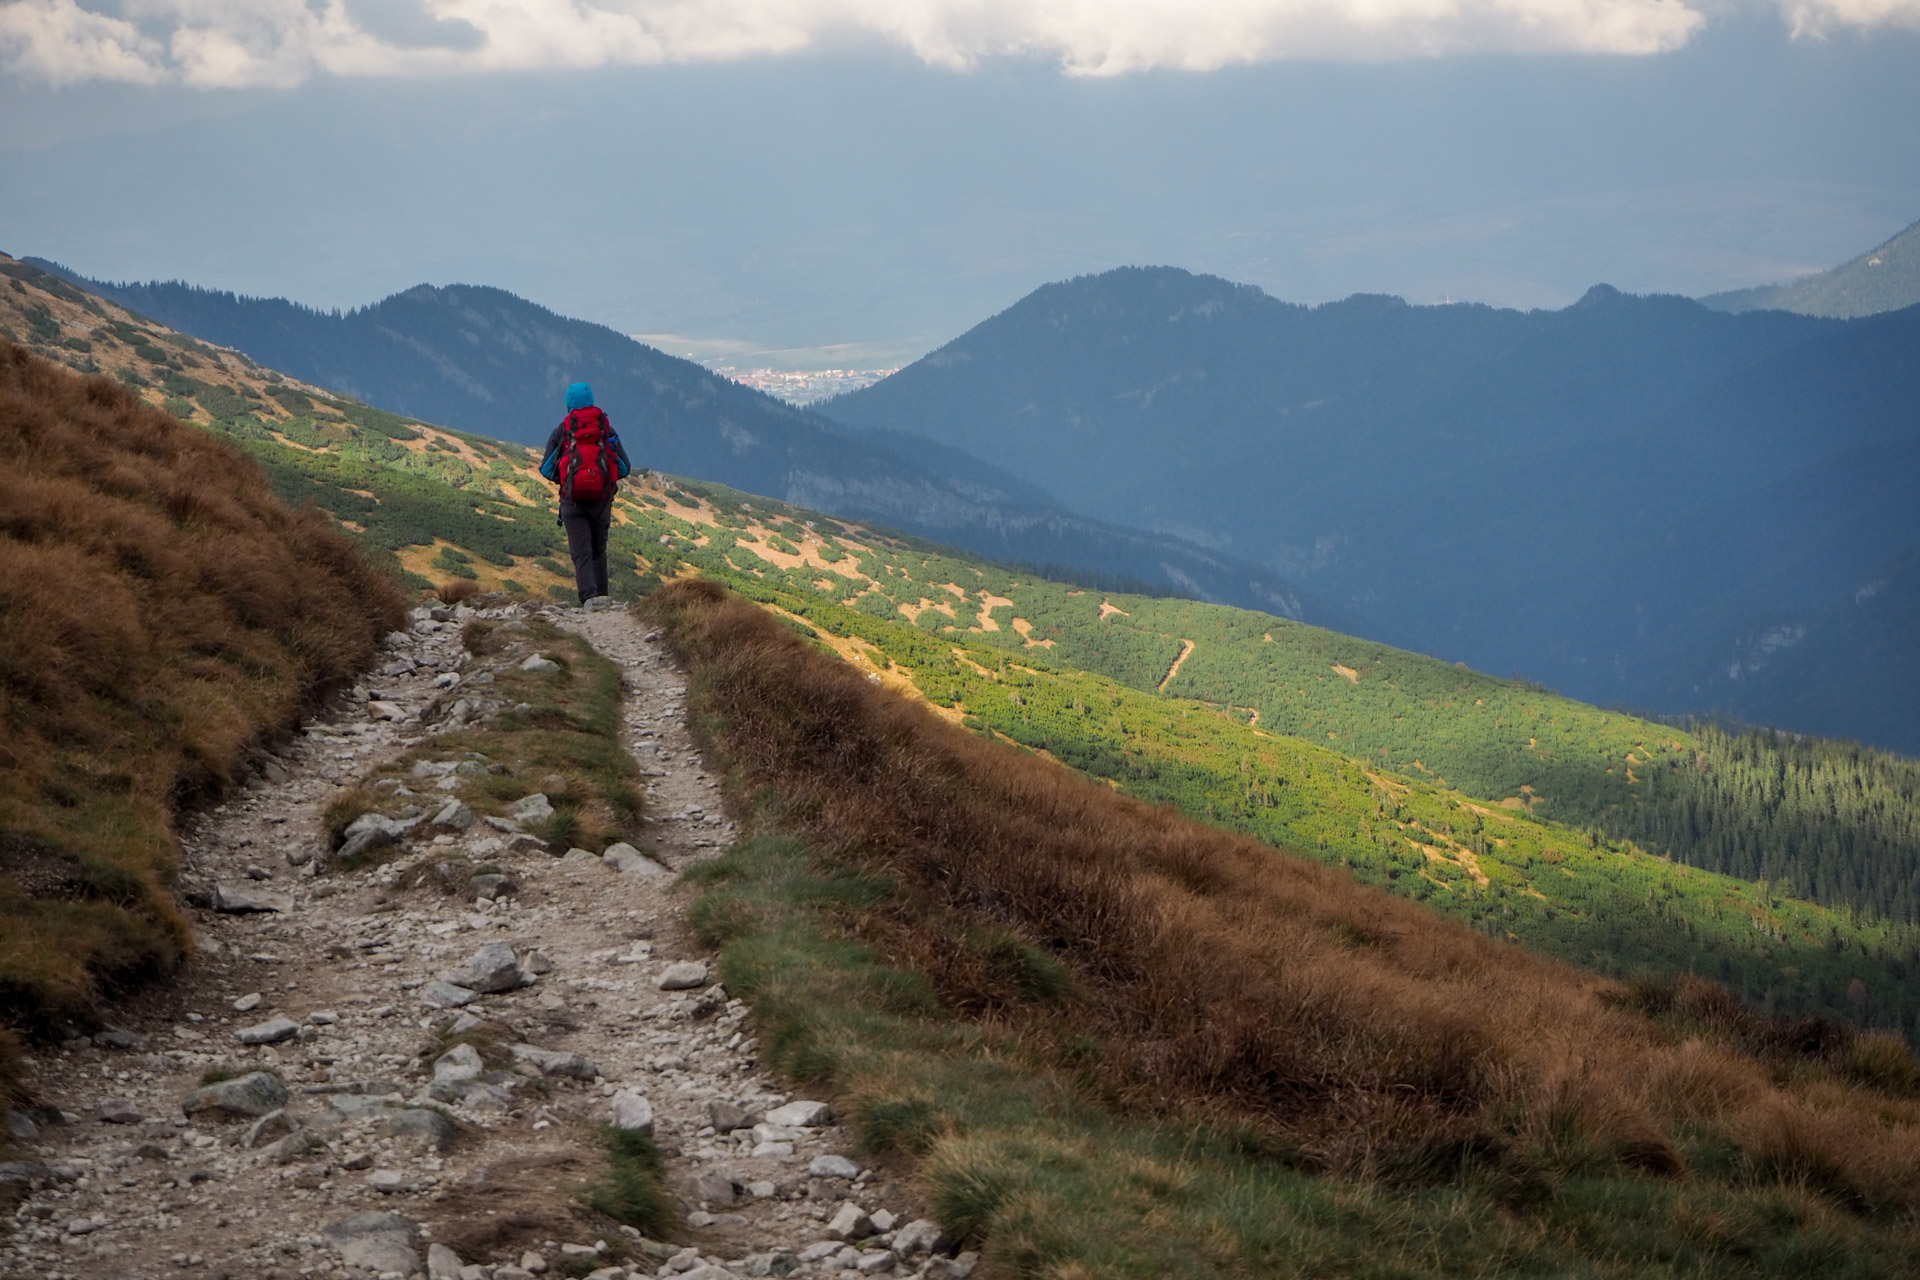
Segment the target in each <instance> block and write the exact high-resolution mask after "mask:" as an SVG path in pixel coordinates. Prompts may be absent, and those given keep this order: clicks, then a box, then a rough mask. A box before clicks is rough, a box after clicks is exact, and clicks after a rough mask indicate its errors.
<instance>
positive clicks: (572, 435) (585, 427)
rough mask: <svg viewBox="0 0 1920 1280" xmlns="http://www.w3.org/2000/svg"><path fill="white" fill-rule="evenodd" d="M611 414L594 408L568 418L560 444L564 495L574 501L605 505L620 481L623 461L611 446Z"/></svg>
mask: <svg viewBox="0 0 1920 1280" xmlns="http://www.w3.org/2000/svg"><path fill="white" fill-rule="evenodd" d="M609 434H610V432H609V430H608V427H607V415H606V414H604V413H602V412H600V410H599V408H597V407H596V406H594V405H588V406H587V407H586V408H584V409H575V410H574V411H573V412H572V413H570V414H568V415H567V421H566V434H565V435H564V436H563V437H562V438H561V441H560V466H559V472H560V496H561V497H563V498H565V499H567V500H568V501H570V502H605V501H606V500H607V499H608V498H611V497H612V496H613V490H614V487H615V485H616V483H617V482H618V480H619V478H620V459H619V458H617V457H616V456H614V452H613V449H612V447H611V446H610V445H609V444H608V443H607V436H608V435H609Z"/></svg>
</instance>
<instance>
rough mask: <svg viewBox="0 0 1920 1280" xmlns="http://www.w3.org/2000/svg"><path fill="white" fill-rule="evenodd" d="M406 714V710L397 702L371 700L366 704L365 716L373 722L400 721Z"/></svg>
mask: <svg viewBox="0 0 1920 1280" xmlns="http://www.w3.org/2000/svg"><path fill="white" fill-rule="evenodd" d="M406 714H407V710H406V708H405V707H403V706H401V705H400V704H399V703H397V702H382V701H380V700H378V699H372V700H369V701H368V703H367V716H368V718H370V719H373V720H400V719H403V718H405V716H406Z"/></svg>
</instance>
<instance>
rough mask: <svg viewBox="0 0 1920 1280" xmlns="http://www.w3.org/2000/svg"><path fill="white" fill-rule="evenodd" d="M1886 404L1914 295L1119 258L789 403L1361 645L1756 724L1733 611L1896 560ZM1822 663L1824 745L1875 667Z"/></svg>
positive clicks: (1772, 621)
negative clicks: (1328, 271) (1736, 308)
mask: <svg viewBox="0 0 1920 1280" xmlns="http://www.w3.org/2000/svg"><path fill="white" fill-rule="evenodd" d="M1915 403H1920V308H1909V309H1908V310H1906V311H1900V312H1893V313H1889V314H1885V315H1878V316H1873V317H1870V318H1867V319H1863V320H1854V321H1836V320H1822V319H1816V318H1811V317H1805V316H1796V315H1790V314H1787V313H1783V312H1771V311H1770V312H1754V313H1750V314H1744V315H1728V314H1725V313H1721V312H1716V311H1712V310H1710V309H1708V308H1706V307H1703V306H1701V305H1700V304H1699V303H1696V302H1691V301H1689V300H1687V299H1684V298H1677V297H1630V296H1627V295H1624V294H1621V293H1619V292H1618V291H1616V290H1613V289H1609V288H1606V287H1604V286H1598V287H1596V288H1594V289H1593V290H1591V291H1590V292H1589V293H1588V294H1587V296H1586V297H1584V298H1583V299H1581V301H1580V302H1578V303H1576V304H1575V305H1574V306H1571V307H1568V308H1566V309H1565V310H1562V311H1557V312H1518V311H1503V310H1496V309H1494V308H1490V307H1484V306H1469V305H1452V306H1441V307H1413V306H1408V305H1407V304H1405V303H1403V302H1401V301H1400V300H1398V299H1395V298H1381V297H1354V298H1349V299H1347V300H1346V301H1344V302H1338V303H1330V304H1327V305H1325V306H1320V307H1302V306H1294V305H1290V304H1287V303H1283V302H1280V301H1277V300H1275V299H1273V298H1271V297H1268V296H1267V295H1266V294H1264V293H1262V292H1260V291H1259V290H1258V289H1254V288H1251V287H1248V286H1241V285H1234V284H1231V283H1229V282H1227V281H1224V280H1219V279H1216V278H1211V277H1204V276H1195V275H1191V274H1189V273H1187V272H1184V271H1178V270H1174V269H1170V268H1153V269H1135V268H1129V269H1125V270H1120V271H1113V272H1108V273H1106V274H1104V275H1101V276H1094V277H1085V278H1081V279H1077V280H1073V281H1068V282H1065V283H1062V284H1057V285H1049V286H1047V287H1046V288H1043V289H1040V290H1038V291H1036V292H1035V293H1033V294H1031V295H1029V296H1028V297H1027V298H1025V299H1023V300H1022V301H1021V302H1019V303H1018V304H1016V305H1015V306H1013V307H1011V308H1009V309H1008V310H1007V311H1005V312H1003V313H1002V314H1000V315H998V316H995V317H994V318H993V319H991V320H988V321H986V322H984V323H983V324H981V325H978V326H976V327H975V328H974V329H972V330H970V331H969V332H968V333H966V334H965V335H963V336H961V337H960V338H957V339H955V340H954V341H953V342H951V343H949V344H947V345H946V346H945V347H943V348H941V349H940V350H938V351H936V352H934V353H932V354H931V355H929V356H927V357H925V358H924V359H922V360H920V361H919V362H917V363H915V364H914V365H911V366H909V367H908V368H906V369H904V370H902V371H901V372H899V373H897V374H895V375H893V376H892V377H891V378H888V379H886V380H884V381H883V382H880V383H878V384H876V385H875V386H872V387H869V388H866V389H864V390H862V391H859V392H855V393H852V394H850V395H847V396H842V397H839V398H837V399H834V400H831V401H828V402H825V403H824V404H823V405H822V406H821V408H822V411H823V412H825V413H826V414H828V415H829V416H832V417H834V418H836V419H837V420H839V421H842V422H845V423H848V424H849V425H852V426H855V427H861V428H884V429H890V430H912V431H917V432H921V433H923V434H925V435H927V436H929V437H930V438H932V439H934V440H937V441H938V442H940V443H942V444H946V445H950V446H953V447H957V448H961V449H965V450H967V451H968V452H969V453H972V454H974V455H976V456H979V457H982V458H985V459H987V460H988V461H990V462H992V463H993V464H995V465H998V466H1001V467H1004V468H1006V469H1007V470H1009V471H1011V472H1013V473H1014V474H1016V475H1019V476H1021V477H1023V478H1025V479H1027V480H1030V481H1031V482H1033V483H1035V484H1039V485H1041V486H1044V487H1045V488H1046V489H1047V490H1048V491H1049V492H1051V493H1054V494H1056V495H1058V496H1059V497H1060V498H1061V499H1062V500H1064V501H1065V502H1067V503H1068V504H1069V505H1071V506H1073V507H1075V508H1076V509H1078V510H1080V511H1082V512H1085V513H1086V514H1088V515H1089V516H1092V517H1094V518H1102V519H1112V520H1121V521H1131V522H1134V523H1137V524H1140V525H1142V526H1145V527H1151V528H1157V529H1161V530H1165V531H1170V532H1177V533H1179V534H1181V535H1182V536H1185V537H1188V538H1191V539H1193V540H1196V541H1202V542H1206V543H1207V544H1208V545H1213V546H1218V547H1220V548H1222V550H1224V551H1226V552H1229V553H1232V554H1237V555H1240V556H1244V557H1247V558H1249V559H1253V560H1257V561H1260V562H1261V563H1264V564H1266V565H1267V566H1269V567H1270V568H1272V569H1273V570H1275V571H1276V572H1279V573H1282V574H1285V575H1287V576H1288V577H1289V578H1291V579H1292V580H1294V581H1297V582H1300V583H1301V584H1302V586H1303V589H1306V590H1310V591H1313V592H1315V593H1316V594H1317V595H1319V596H1322V597H1325V598H1328V599H1330V601H1331V602H1332V603H1334V604H1336V605H1339V606H1343V607H1345V608H1347V609H1349V610H1351V611H1352V612H1353V613H1354V614H1356V615H1358V616H1359V618H1360V619H1361V622H1360V627H1361V629H1362V630H1363V631H1364V632H1365V633H1367V634H1369V635H1372V636H1374V637H1376V638H1379V639H1382V640H1386V641H1388V642H1390V643H1394V644H1398V645H1401V646H1404V647H1406V648H1411V649H1416V650H1425V651H1429V652H1433V653H1436V654H1438V655H1440V656H1443V657H1446V658H1449V659H1460V660H1464V661H1466V662H1468V663H1470V664H1471V665H1473V666H1475V667H1478V668H1480V669H1481V670H1487V671H1499V672H1514V673H1517V674H1520V675H1524V676H1526V677H1528V678H1531V679H1535V680H1539V681H1543V682H1546V683H1548V684H1552V685H1554V686H1556V687H1559V688H1563V689H1566V690H1567V691H1569V692H1571V693H1574V694H1575V695H1576V696H1579V697H1582V698H1585V699H1587V700H1589V701H1600V702H1626V703H1631V704H1636V705H1641V706H1649V707H1655V708H1658V709H1660V710H1664V711H1675V712H1677V711H1684V710H1694V709H1703V708H1716V707H1728V706H1733V705H1739V706H1740V707H1742V708H1743V710H1744V711H1745V713H1746V714H1748V715H1750V716H1754V717H1756V718H1759V719H1771V718H1774V717H1775V716H1776V715H1777V714H1779V713H1781V712H1784V711H1786V710H1788V709H1789V707H1790V706H1791V705H1792V704H1791V703H1790V701H1783V700H1781V698H1780V697H1779V696H1775V695H1774V694H1771V693H1770V694H1767V695H1765V696H1762V695H1760V694H1752V695H1749V692H1748V690H1749V686H1747V685H1745V684H1743V683H1742V681H1743V680H1744V679H1745V676H1746V673H1745V671H1744V669H1742V670H1740V671H1737V672H1736V670H1735V660H1736V658H1737V657H1738V656H1739V655H1740V654H1742V653H1745V652H1747V651H1748V649H1749V648H1750V645H1751V639H1750V637H1751V636H1752V635H1753V634H1754V633H1755V629H1756V628H1760V629H1762V630H1769V629H1772V628H1775V627H1779V626H1783V625H1784V626H1787V627H1789V630H1788V631H1787V632H1785V633H1782V634H1786V635H1795V634H1800V633H1799V632H1798V631H1796V630H1794V628H1799V627H1803V626H1804V627H1808V628H1810V625H1811V624H1810V619H1811V618H1812V617H1814V616H1815V615H1816V614H1824V613H1825V612H1826V611H1829V610H1831V609H1834V608H1837V607H1839V606H1840V605H1842V604H1843V603H1845V602H1847V601H1850V600H1851V599H1852V597H1853V595H1854V593H1855V592H1856V591H1857V590H1858V589H1860V588H1861V587H1862V586H1864V585H1865V584H1866V583H1867V582H1868V581H1870V580H1872V579H1874V578H1875V577H1876V575H1877V573H1878V568H1879V566H1881V565H1883V564H1884V563H1886V562H1888V561H1889V559H1890V558H1893V557H1898V556H1900V555H1902V554H1904V553H1905V552H1907V551H1908V550H1909V549H1911V548H1914V547H1917V546H1920V508H1916V507H1915V506H1914V504H1912V503H1910V502H1907V501H1905V500H1904V498H1902V497H1901V495H1902V494H1903V493H1906V492H1911V491H1912V486H1913V485H1914V484H1915V483H1916V482H1920V420H1917V419H1916V418H1915V415H1914V413H1913V410H1912V406H1913V405H1914V404H1915ZM1805 634H1809V635H1810V634H1812V631H1811V629H1809V630H1808V631H1807V632H1806V633H1805ZM1835 661H1836V662H1838V663H1840V664H1841V665H1843V666H1850V667H1851V671H1852V675H1851V677H1850V679H1849V680H1848V681H1842V682H1837V683H1835V684H1833V685H1832V686H1831V690H1830V692H1831V694H1832V696H1833V698H1834V699H1836V701H1835V703H1834V710H1835V713H1834V715H1833V716H1831V717H1830V718H1829V721H1828V724H1827V727H1828V731H1830V732H1841V733H1851V732H1865V728H1864V726H1865V725H1866V724H1868V723H1869V722H1870V718H1869V717H1867V715H1866V712H1867V711H1868V710H1869V709H1870V708H1872V707H1873V706H1875V705H1876V704H1877V703H1878V702H1879V701H1880V700H1881V699H1882V698H1883V696H1884V692H1885V691H1886V690H1888V689H1890V688H1893V687H1895V686H1896V685H1897V680H1896V677H1897V675H1898V672H1897V671H1895V670H1890V669H1883V667H1882V666H1880V665H1876V662H1878V661H1879V660H1878V659H1875V658H1874V657H1873V655H1872V654H1870V653H1863V654H1861V655H1859V656H1858V658H1857V660H1854V661H1849V660H1848V659H1846V658H1845V657H1844V656H1842V655H1836V656H1835ZM1903 713H1904V715H1905V721H1904V722H1905V723H1906V724H1908V725H1920V706H1914V707H1909V708H1903ZM1883 719H1884V717H1882V718H1880V719H1879V720H1872V722H1874V723H1879V722H1881V720H1883ZM1855 724H1859V725H1861V726H1863V727H1862V728H1861V729H1859V730H1855V729H1853V728H1852V727H1851V726H1853V725H1855ZM1878 741H1880V742H1881V743H1882V744H1883V745H1890V746H1895V747H1898V748H1901V749H1904V750H1909V751H1914V750H1920V730H1914V729H1910V730H1908V731H1906V732H1904V733H1896V734H1895V736H1892V737H1886V738H1880V739H1878Z"/></svg>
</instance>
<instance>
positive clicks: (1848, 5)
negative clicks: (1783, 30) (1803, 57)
mask: <svg viewBox="0 0 1920 1280" xmlns="http://www.w3.org/2000/svg"><path fill="white" fill-rule="evenodd" d="M1780 12H1781V14H1782V16H1784V17H1785V18H1786V20H1787V26H1788V27H1789V28H1791V29H1792V31H1793V34H1794V35H1796V36H1808V37H1814V38H1821V37H1824V36H1826V35H1828V34H1829V33H1830V32H1832V31H1833V30H1834V28H1836V27H1858V28H1861V29H1863V30H1865V29H1869V28H1873V27H1912V28H1914V29H1916V30H1920V0H1781V3H1780Z"/></svg>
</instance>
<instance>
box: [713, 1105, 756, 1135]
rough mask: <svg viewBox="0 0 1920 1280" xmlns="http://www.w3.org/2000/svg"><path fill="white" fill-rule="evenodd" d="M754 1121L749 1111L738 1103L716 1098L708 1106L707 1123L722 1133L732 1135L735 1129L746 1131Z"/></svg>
mask: <svg viewBox="0 0 1920 1280" xmlns="http://www.w3.org/2000/svg"><path fill="white" fill-rule="evenodd" d="M752 1119H753V1117H752V1115H751V1114H750V1113H749V1112H748V1111H747V1109H746V1108H745V1107H743V1106H741V1105H740V1104H739V1103H737V1102H726V1101H723V1100H721V1099H719V1098H715V1099H714V1100H713V1101H712V1102H709V1103H708V1104H707V1123H708V1124H710V1125H712V1126H713V1127H714V1128H715V1129H717V1130H718V1131H720V1132H721V1133H732V1132H733V1131H734V1130H735V1129H744V1128H746V1127H747V1125H748V1124H749V1123H751V1121H752Z"/></svg>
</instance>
